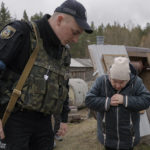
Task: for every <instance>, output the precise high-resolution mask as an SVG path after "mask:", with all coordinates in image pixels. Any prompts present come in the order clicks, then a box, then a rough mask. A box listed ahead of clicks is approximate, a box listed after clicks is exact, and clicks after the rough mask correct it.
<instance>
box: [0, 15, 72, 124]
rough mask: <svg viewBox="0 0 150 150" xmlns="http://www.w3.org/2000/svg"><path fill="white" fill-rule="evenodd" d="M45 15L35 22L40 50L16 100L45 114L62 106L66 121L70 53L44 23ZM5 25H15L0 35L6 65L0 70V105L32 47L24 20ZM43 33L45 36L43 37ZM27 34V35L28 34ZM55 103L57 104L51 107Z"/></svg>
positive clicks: (0, 45)
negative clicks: (5, 36) (6, 34)
mask: <svg viewBox="0 0 150 150" xmlns="http://www.w3.org/2000/svg"><path fill="white" fill-rule="evenodd" d="M49 17H50V16H49V15H45V16H44V17H43V18H42V19H41V20H39V22H38V21H37V22H36V24H37V25H38V29H39V32H40V38H42V39H40V48H41V49H40V52H39V54H38V57H37V59H36V62H35V64H34V66H33V68H32V70H31V73H30V75H29V78H28V79H27V81H26V83H25V85H24V87H23V90H22V95H21V98H20V99H19V100H18V103H19V104H20V105H21V106H22V107H24V108H27V109H32V110H35V111H40V112H44V113H46V114H49V113H52V112H60V111H61V110H62V107H63V114H62V116H63V118H62V121H63V122H66V121H67V114H68V111H69V108H68V98H66V96H67V91H68V83H67V82H68V79H67V78H66V77H67V73H68V67H69V65H70V54H69V51H68V49H67V48H65V47H63V46H62V45H61V44H60V41H59V40H58V39H57V37H56V35H55V33H54V32H53V31H52V29H51V28H50V26H49V24H48V22H47V19H48V18H49ZM9 25H10V26H12V27H13V28H15V29H16V32H15V34H14V35H13V36H12V37H10V38H8V39H7V40H6V39H2V38H0V60H2V61H3V62H4V63H5V64H6V66H7V69H6V70H5V71H4V73H2V72H1V73H0V76H1V78H0V83H1V84H0V85H1V86H0V103H1V105H2V103H3V101H5V100H8V99H9V97H10V95H11V92H12V89H13V87H14V83H16V81H17V80H18V79H19V77H20V74H21V72H22V70H23V68H24V66H25V64H26V63H27V60H28V59H29V56H30V54H31V52H32V51H33V47H35V41H34V34H33V31H32V28H31V27H30V26H29V25H28V24H27V23H26V22H22V21H15V22H12V23H10V24H9ZM41 29H43V30H41ZM45 33H47V34H48V35H49V36H48V35H46V36H45V37H44V36H43V35H45ZM30 34H31V36H29V35H30ZM17 41H18V42H17ZM31 41H32V42H31ZM31 43H32V44H31ZM43 45H44V46H43ZM46 61H47V62H46ZM44 75H47V76H48V79H47V80H45V79H44ZM66 79H67V80H66ZM65 98H66V100H65ZM35 100H36V101H35ZM58 100H59V102H58ZM64 100H65V102H64ZM50 101H51V102H50ZM57 104H58V105H59V106H58V107H53V106H56V105H57ZM31 105H32V106H31ZM58 108H59V109H58Z"/></svg>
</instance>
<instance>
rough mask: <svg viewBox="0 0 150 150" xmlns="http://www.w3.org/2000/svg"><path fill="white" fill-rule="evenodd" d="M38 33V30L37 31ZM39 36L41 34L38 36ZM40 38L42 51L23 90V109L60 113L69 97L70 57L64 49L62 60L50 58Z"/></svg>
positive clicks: (21, 102) (21, 101)
mask: <svg viewBox="0 0 150 150" xmlns="http://www.w3.org/2000/svg"><path fill="white" fill-rule="evenodd" d="M37 31H38V30H37ZM38 35H39V34H38ZM38 38H39V46H40V51H39V53H38V56H37V58H36V61H35V63H34V65H33V67H32V70H31V72H30V74H29V77H28V79H27V81H26V83H25V85H24V87H23V89H22V95H21V100H20V101H18V103H19V104H20V105H22V106H23V108H27V109H31V110H35V111H39V112H43V113H46V114H49V113H60V112H61V111H62V107H63V103H64V100H65V99H66V97H67V94H68V89H67V88H66V81H65V80H67V79H68V73H69V66H66V63H67V64H69V62H70V56H69V51H68V49H67V48H64V49H63V53H62V58H61V59H60V60H59V61H57V60H56V59H54V58H52V57H50V56H48V54H47V53H46V51H45V49H44V47H43V42H42V39H40V37H38Z"/></svg>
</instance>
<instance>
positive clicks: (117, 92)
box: [85, 57, 150, 150]
mask: <svg viewBox="0 0 150 150" xmlns="http://www.w3.org/2000/svg"><path fill="white" fill-rule="evenodd" d="M85 102H86V105H87V106H88V107H89V108H90V109H93V110H95V111H97V112H98V115H97V122H98V139H99V140H100V142H101V143H102V144H104V146H105V149H106V150H133V148H134V146H135V145H137V144H138V143H139V140H140V134H139V120H140V117H139V111H140V110H143V109H146V108H148V107H149V106H150V92H149V91H148V90H147V89H146V88H145V86H144V84H143V82H142V80H141V79H140V78H139V77H138V76H137V75H136V71H135V69H134V68H133V67H132V66H131V65H130V64H129V59H128V58H125V57H117V58H115V59H114V63H113V65H112V66H111V68H110V73H109V75H103V76H100V77H98V78H97V79H96V81H95V83H94V85H93V86H92V88H91V89H90V91H89V92H88V93H87V95H86V100H85Z"/></svg>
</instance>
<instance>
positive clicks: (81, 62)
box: [70, 58, 93, 81]
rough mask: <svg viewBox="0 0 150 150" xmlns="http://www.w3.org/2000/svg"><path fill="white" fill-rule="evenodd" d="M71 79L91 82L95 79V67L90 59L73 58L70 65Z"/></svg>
mask: <svg viewBox="0 0 150 150" xmlns="http://www.w3.org/2000/svg"><path fill="white" fill-rule="evenodd" d="M70 75H71V78H80V79H83V80H84V81H91V80H92V77H93V65H92V62H91V60H90V59H80V58H72V59H71V65H70Z"/></svg>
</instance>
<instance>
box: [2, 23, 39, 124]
mask: <svg viewBox="0 0 150 150" xmlns="http://www.w3.org/2000/svg"><path fill="white" fill-rule="evenodd" d="M32 27H33V30H34V33H35V37H36V47H35V49H34V50H33V52H32V54H31V56H30V58H29V60H28V62H27V64H26V66H25V68H24V70H23V72H22V74H21V76H20V78H19V81H18V83H17V85H16V87H15V88H14V90H13V92H12V94H11V97H10V100H9V103H8V105H7V108H6V110H5V112H4V115H3V118H2V124H3V127H4V126H5V123H6V121H7V119H8V118H9V116H10V114H11V112H12V111H13V108H14V106H15V104H16V102H17V99H18V98H19V97H20V95H21V90H22V88H23V85H24V83H25V81H26V79H27V77H28V75H29V73H30V71H31V69H32V66H33V64H34V62H35V59H36V57H37V54H38V52H39V41H38V33H37V29H36V24H35V23H33V22H32Z"/></svg>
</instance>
